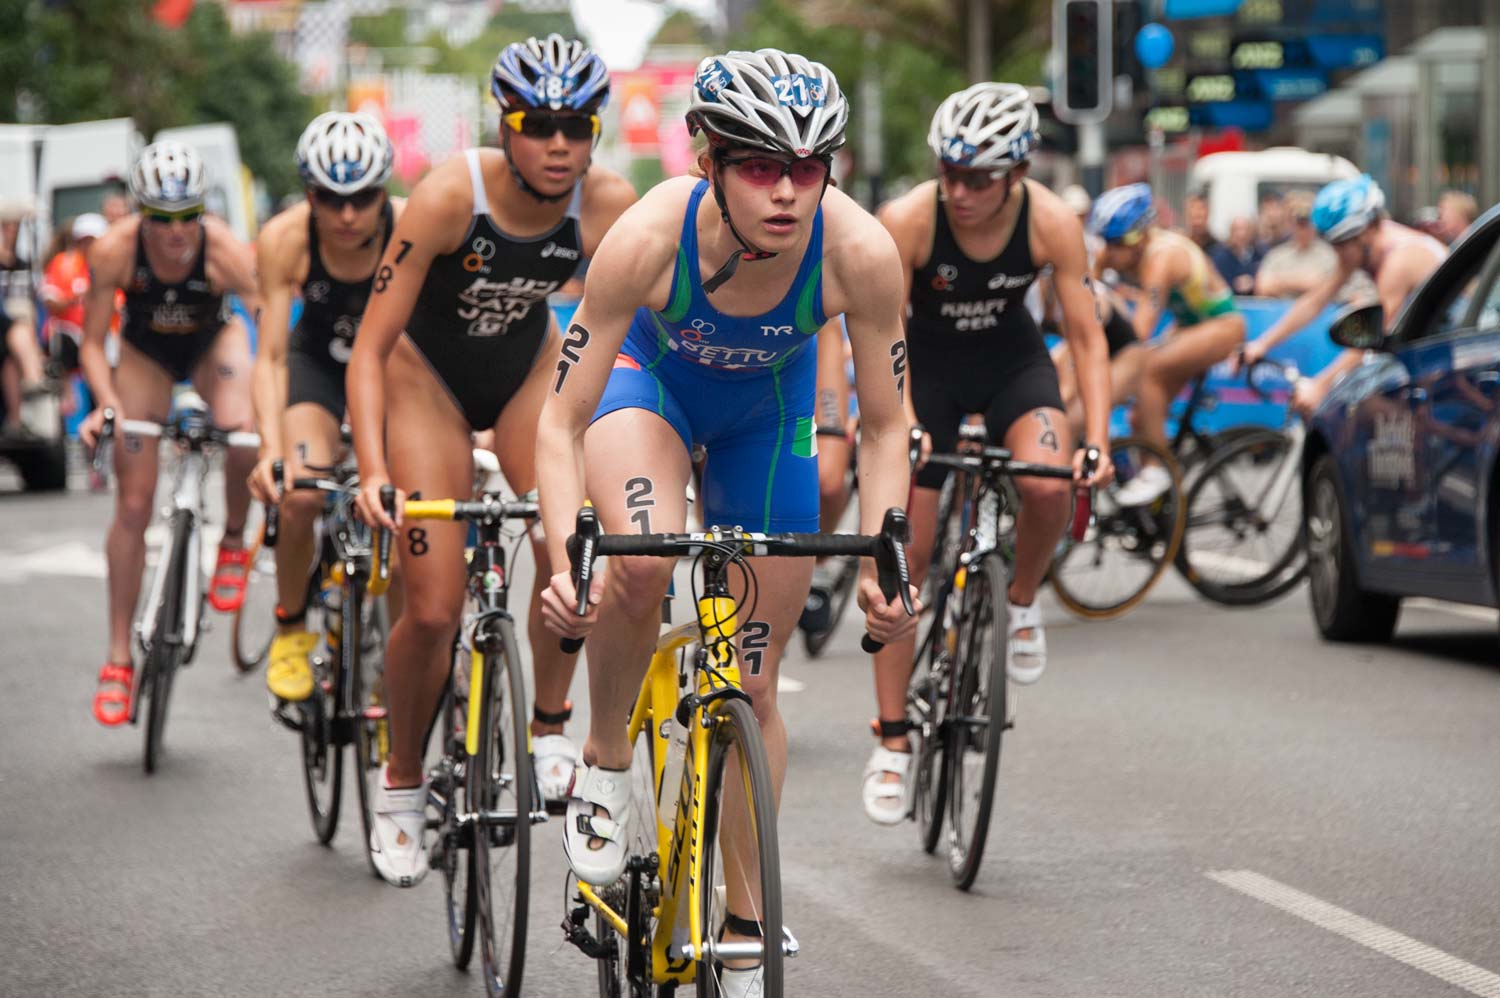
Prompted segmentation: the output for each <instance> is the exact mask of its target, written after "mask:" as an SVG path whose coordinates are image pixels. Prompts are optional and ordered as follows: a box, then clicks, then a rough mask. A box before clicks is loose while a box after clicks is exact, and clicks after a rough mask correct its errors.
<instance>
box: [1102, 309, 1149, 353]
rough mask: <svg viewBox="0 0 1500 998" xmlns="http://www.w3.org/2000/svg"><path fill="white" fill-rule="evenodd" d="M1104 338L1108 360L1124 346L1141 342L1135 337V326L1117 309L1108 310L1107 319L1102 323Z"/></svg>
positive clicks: (1131, 345)
mask: <svg viewBox="0 0 1500 998" xmlns="http://www.w3.org/2000/svg"><path fill="white" fill-rule="evenodd" d="M1104 339H1105V342H1107V343H1108V344H1109V359H1110V360H1114V359H1115V357H1116V355H1118V354H1119V352H1120V351H1121V350H1124V349H1125V348H1126V347H1133V346H1136V345H1137V344H1139V343H1140V342H1141V341H1140V340H1138V339H1136V335H1135V326H1134V325H1132V324H1131V322H1130V320H1129V319H1127V318H1126V317H1125V316H1124V315H1122V314H1121V313H1120V312H1118V311H1114V312H1110V314H1109V321H1108V322H1106V323H1105V324H1104Z"/></svg>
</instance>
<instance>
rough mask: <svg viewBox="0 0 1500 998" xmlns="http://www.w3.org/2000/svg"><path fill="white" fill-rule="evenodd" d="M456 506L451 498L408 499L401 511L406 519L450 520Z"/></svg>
mask: <svg viewBox="0 0 1500 998" xmlns="http://www.w3.org/2000/svg"><path fill="white" fill-rule="evenodd" d="M457 508H458V507H457V505H456V504H455V502H454V500H452V499H408V500H406V505H405V506H403V507H402V511H403V512H404V513H405V514H406V518H407V519H408V520H451V519H453V511H454V510H455V509H457Z"/></svg>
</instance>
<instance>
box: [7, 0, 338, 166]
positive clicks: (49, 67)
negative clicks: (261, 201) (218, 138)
mask: <svg viewBox="0 0 1500 998" xmlns="http://www.w3.org/2000/svg"><path fill="white" fill-rule="evenodd" d="M6 2H7V3H8V4H12V5H14V4H15V3H16V0H6ZM7 24H8V25H10V26H11V27H12V28H13V29H14V30H12V31H11V32H9V33H8V34H7V36H6V38H5V40H4V41H3V42H0V116H3V117H5V118H7V119H8V120H12V121H14V120H16V117H17V111H18V110H19V108H18V106H17V105H18V103H19V102H20V100H21V95H22V94H25V95H26V98H27V99H28V100H29V101H30V102H31V103H32V104H34V106H35V109H36V113H35V117H36V118H37V120H39V121H43V122H46V123H48V124H66V123H68V122H74V121H90V120H93V119H96V118H116V117H129V118H133V119H134V120H135V123H136V127H137V128H139V129H140V130H141V132H142V133H143V134H145V135H148V136H149V135H152V134H154V133H155V132H157V131H159V130H160V129H163V128H169V127H172V126H175V125H189V124H199V123H204V122H212V121H227V122H229V123H231V124H232V125H234V127H235V131H236V132H237V133H238V137H239V145H240V155H241V157H242V158H243V159H244V161H245V163H246V164H247V165H248V166H249V167H250V169H251V171H252V172H254V173H255V174H256V175H257V176H260V177H261V178H262V179H264V180H265V181H266V184H267V186H268V187H269V188H270V190H271V193H272V195H273V196H279V195H282V194H285V193H287V192H289V191H291V190H294V189H295V188H296V187H297V186H299V181H298V178H297V172H296V166H295V164H294V163H293V162H292V153H293V150H294V149H295V148H296V142H297V136H298V135H299V134H301V131H302V128H303V127H304V126H305V125H306V124H307V121H308V119H309V118H310V117H311V116H312V106H311V104H310V102H309V101H308V99H307V98H306V97H305V96H303V95H302V94H301V93H300V92H299V91H298V89H297V74H296V70H295V69H294V68H293V67H292V66H291V65H290V64H289V63H287V62H286V61H285V60H284V59H282V58H281V57H280V55H278V54H277V52H276V50H275V48H274V46H273V44H272V41H271V38H270V36H268V35H265V34H260V33H252V34H244V35H236V34H235V33H234V32H233V31H231V30H230V26H229V23H228V20H227V19H226V18H225V15H224V11H223V9H222V8H221V7H220V6H219V5H218V4H212V3H200V4H197V5H196V6H195V8H194V10H193V13H192V16H191V17H189V18H188V20H187V22H186V23H185V24H184V25H183V27H182V28H180V29H177V30H172V29H169V28H166V27H163V26H162V25H161V24H159V23H158V22H157V21H156V20H155V19H153V18H152V16H151V3H150V2H149V0H70V2H69V3H66V4H51V3H48V4H36V3H26V4H22V5H20V9H19V10H17V11H16V14H15V17H14V18H13V19H10V20H8V21H7ZM104 40H107V43H103V44H101V42H103V41H104Z"/></svg>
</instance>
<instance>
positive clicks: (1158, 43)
mask: <svg viewBox="0 0 1500 998" xmlns="http://www.w3.org/2000/svg"><path fill="white" fill-rule="evenodd" d="M1172 47H1173V39H1172V32H1170V31H1168V30H1167V29H1166V28H1165V27H1163V26H1162V25H1160V24H1147V25H1145V26H1143V27H1142V28H1141V30H1140V31H1138V32H1136V35H1135V55H1136V58H1138V59H1140V60H1141V65H1142V66H1145V67H1146V68H1147V69H1159V68H1161V67H1162V66H1165V65H1166V64H1167V60H1168V59H1170V58H1172Z"/></svg>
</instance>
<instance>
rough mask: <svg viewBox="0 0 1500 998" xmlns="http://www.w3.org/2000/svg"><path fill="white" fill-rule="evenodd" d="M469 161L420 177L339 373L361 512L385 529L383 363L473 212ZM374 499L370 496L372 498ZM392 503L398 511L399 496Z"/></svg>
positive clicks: (458, 161)
mask: <svg viewBox="0 0 1500 998" xmlns="http://www.w3.org/2000/svg"><path fill="white" fill-rule="evenodd" d="M470 191H471V188H470V185H469V174H468V165H467V163H466V158H465V157H463V156H454V157H453V158H452V159H450V160H448V161H447V162H445V163H444V164H442V165H441V166H439V167H438V168H437V169H435V170H433V171H432V172H431V173H429V174H428V175H427V176H426V177H424V178H423V179H422V181H421V182H420V183H418V184H417V187H416V189H415V190H414V191H412V193H411V196H410V197H409V198H407V200H406V206H405V210H404V211H402V213H401V216H400V217H399V218H398V219H397V220H396V227H395V229H394V230H393V231H392V232H391V239H390V242H389V243H387V244H386V247H385V253H384V254H383V255H382V256H381V258H380V263H379V264H378V265H377V266H376V268H375V281H374V284H373V285H372V286H371V288H370V301H369V304H368V305H366V306H365V314H364V317H363V318H362V319H361V320H360V323H359V330H358V332H357V333H356V334H355V336H354V350H353V351H352V353H351V354H350V356H349V368H348V371H347V372H346V374H345V378H344V380H345V387H346V392H345V394H346V396H347V398H348V400H349V401H348V404H349V426H350V429H351V430H352V431H353V434H354V453H355V457H356V459H357V460H358V462H359V477H360V481H361V482H362V483H363V484H364V485H366V486H370V487H366V488H362V489H361V490H360V498H359V506H360V512H361V516H362V517H363V518H365V519H366V520H367V521H368V522H371V523H377V524H379V525H381V526H383V527H386V528H387V529H394V528H395V526H396V524H395V523H393V522H392V520H391V518H390V517H389V516H387V515H386V512H385V510H384V509H382V508H381V506H380V503H379V501H378V494H379V491H380V490H379V486H380V485H383V484H385V483H387V482H389V481H390V471H389V469H388V468H387V466H386V461H385V366H386V361H387V359H388V358H389V357H390V355H391V350H392V349H394V348H395V346H396V340H397V339H399V338H400V336H401V332H402V330H404V329H405V328H406V322H407V320H408V319H410V318H411V310H412V306H414V305H415V304H416V302H417V295H418V294H419V293H420V292H421V290H422V283H423V281H425V280H426V279H427V271H428V269H429V268H430V267H431V266H432V261H433V260H434V259H436V258H437V257H438V256H439V255H441V254H443V253H451V252H453V251H454V250H456V249H457V248H458V244H459V243H461V242H462V241H463V238H464V234H465V233H466V232H467V231H468V226H469V219H470V217H471V216H472V215H473V208H472V203H473V195H472V194H471V193H470ZM371 497H376V498H371ZM396 509H397V511H398V515H399V511H400V509H401V502H400V500H399V499H398V501H397V504H396Z"/></svg>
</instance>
